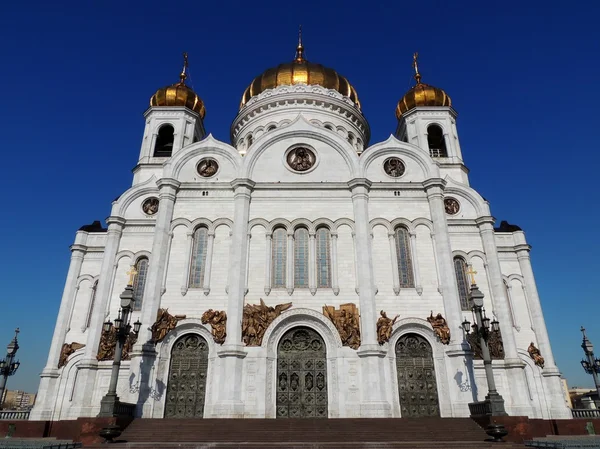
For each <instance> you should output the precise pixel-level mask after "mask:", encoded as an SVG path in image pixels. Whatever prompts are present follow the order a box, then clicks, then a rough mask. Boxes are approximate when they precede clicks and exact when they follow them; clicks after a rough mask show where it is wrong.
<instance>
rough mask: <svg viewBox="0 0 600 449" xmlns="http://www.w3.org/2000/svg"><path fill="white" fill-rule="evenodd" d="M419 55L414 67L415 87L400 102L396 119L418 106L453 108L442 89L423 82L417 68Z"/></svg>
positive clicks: (415, 55)
mask: <svg viewBox="0 0 600 449" xmlns="http://www.w3.org/2000/svg"><path fill="white" fill-rule="evenodd" d="M417 57H418V53H415V54H414V60H413V67H414V68H415V80H416V81H417V84H416V85H415V86H413V87H412V88H411V89H410V90H409V91H408V92H406V93H405V94H404V96H403V97H402V98H401V99H400V101H399V102H398V106H397V107H396V117H397V118H398V119H400V118H402V114H404V113H405V112H407V111H410V110H411V109H412V108H414V107H417V106H452V100H451V99H450V97H449V96H448V94H447V93H446V92H444V91H443V90H442V89H440V88H438V87H434V86H430V85H429V84H425V83H422V82H421V74H420V73H419V68H418V66H417Z"/></svg>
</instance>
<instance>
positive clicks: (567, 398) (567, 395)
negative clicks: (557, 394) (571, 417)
mask: <svg viewBox="0 0 600 449" xmlns="http://www.w3.org/2000/svg"><path fill="white" fill-rule="evenodd" d="M560 380H561V382H562V390H563V394H564V395H565V404H567V407H569V408H573V402H572V401H571V394H570V391H569V384H568V383H567V379H565V378H564V377H561V378H560Z"/></svg>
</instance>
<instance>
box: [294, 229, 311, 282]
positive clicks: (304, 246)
mask: <svg viewBox="0 0 600 449" xmlns="http://www.w3.org/2000/svg"><path fill="white" fill-rule="evenodd" d="M294 287H296V288H308V230H307V229H306V228H297V229H296V230H295V231H294Z"/></svg>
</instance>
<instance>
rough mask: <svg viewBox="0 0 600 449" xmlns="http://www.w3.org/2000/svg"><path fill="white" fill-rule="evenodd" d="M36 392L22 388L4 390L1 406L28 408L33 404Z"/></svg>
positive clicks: (16, 408)
mask: <svg viewBox="0 0 600 449" xmlns="http://www.w3.org/2000/svg"><path fill="white" fill-rule="evenodd" d="M36 396H37V394H36V393H26V392H24V391H22V390H4V395H3V397H2V408H3V409H11V410H30V409H31V408H32V407H33V405H34V404H35V398H36Z"/></svg>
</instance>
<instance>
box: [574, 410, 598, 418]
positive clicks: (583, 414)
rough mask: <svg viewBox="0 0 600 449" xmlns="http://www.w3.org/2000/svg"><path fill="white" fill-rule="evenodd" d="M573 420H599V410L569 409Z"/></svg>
mask: <svg viewBox="0 0 600 449" xmlns="http://www.w3.org/2000/svg"><path fill="white" fill-rule="evenodd" d="M571 414H572V415H573V418H600V409H594V408H574V409H571Z"/></svg>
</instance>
